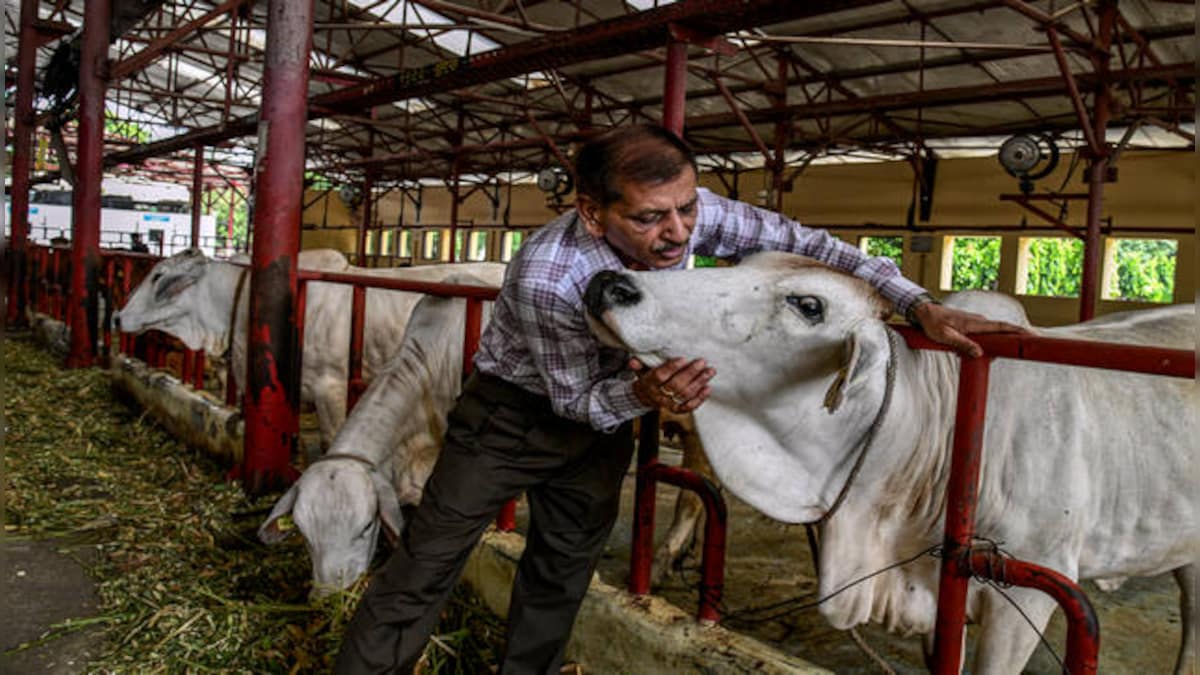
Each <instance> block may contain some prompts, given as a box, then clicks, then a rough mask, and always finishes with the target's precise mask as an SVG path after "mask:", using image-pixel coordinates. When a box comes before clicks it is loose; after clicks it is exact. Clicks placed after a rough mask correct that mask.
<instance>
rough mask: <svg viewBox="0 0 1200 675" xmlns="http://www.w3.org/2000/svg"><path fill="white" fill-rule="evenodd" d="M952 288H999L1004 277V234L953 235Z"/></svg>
mask: <svg viewBox="0 0 1200 675" xmlns="http://www.w3.org/2000/svg"><path fill="white" fill-rule="evenodd" d="M951 242H952V244H951V245H952V246H953V247H954V253H953V255H954V261H953V263H952V266H951V280H950V290H952V291H962V290H966V289H969V288H982V289H985V290H989V291H994V290H996V284H997V283H998V282H999V280H1000V237H953V238H952V239H951Z"/></svg>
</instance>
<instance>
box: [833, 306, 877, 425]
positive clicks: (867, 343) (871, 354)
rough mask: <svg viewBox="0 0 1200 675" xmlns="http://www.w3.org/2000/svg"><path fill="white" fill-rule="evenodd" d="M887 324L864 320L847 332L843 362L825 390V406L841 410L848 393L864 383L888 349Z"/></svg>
mask: <svg viewBox="0 0 1200 675" xmlns="http://www.w3.org/2000/svg"><path fill="white" fill-rule="evenodd" d="M886 331H887V328H886V327H885V326H884V325H883V323H882V322H878V321H867V322H863V324H862V325H861V327H860V328H858V329H857V330H855V331H853V332H851V333H849V334H847V335H846V341H845V343H844V346H843V350H842V364H841V366H840V367H839V368H838V371H837V373H836V374H834V377H833V382H831V383H830V385H829V389H828V390H826V392H825V409H826V410H828V411H829V413H830V414H833V413H835V412H837V410H838V408H840V407H841V405H842V402H843V401H845V399H846V397H847V396H850V395H851V394H853V393H854V390H855V389H858V388H859V387H860V386H862V385H863V384H864V383H865V382H866V381H867V379H868V376H869V375H870V373H871V370H872V368H873V366H874V365H875V364H876V363H877V362H878V361H879V358H880V356H881V355H884V356H886V354H887V350H888V340H887V332H886Z"/></svg>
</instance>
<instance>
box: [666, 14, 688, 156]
mask: <svg viewBox="0 0 1200 675" xmlns="http://www.w3.org/2000/svg"><path fill="white" fill-rule="evenodd" d="M686 102H687V43H686V42H683V41H681V40H676V39H675V38H671V40H670V41H669V42H667V65H666V73H665V75H664V76H663V121H662V125H663V127H664V128H666V129H668V130H670V131H673V132H675V135H676V136H678V137H680V138H683V119H684V113H685V111H686V107H687V106H686Z"/></svg>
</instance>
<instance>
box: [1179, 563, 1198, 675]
mask: <svg viewBox="0 0 1200 675" xmlns="http://www.w3.org/2000/svg"><path fill="white" fill-rule="evenodd" d="M1197 574H1200V565H1197V564H1196V563H1192V564H1190V565H1184V566H1183V567H1178V568H1176V569H1175V582H1176V583H1178V584H1179V623H1180V624H1182V626H1183V636H1182V639H1181V640H1180V645H1179V658H1178V659H1177V660H1176V661H1175V675H1196V672H1197V669H1196V633H1197V624H1196V602H1197V596H1196V584H1197V579H1196V577H1197Z"/></svg>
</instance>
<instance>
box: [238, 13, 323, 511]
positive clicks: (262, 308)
mask: <svg viewBox="0 0 1200 675" xmlns="http://www.w3.org/2000/svg"><path fill="white" fill-rule="evenodd" d="M312 28H313V0H303V1H301V2H295V1H294V0H293V1H289V0H270V3H269V4H268V7H267V49H266V68H265V71H264V81H263V100H262V108H261V112H260V115H259V120H260V121H259V126H258V138H259V146H258V150H259V153H260V154H259V158H258V165H257V166H256V169H255V177H254V183H255V184H254V194H255V196H256V206H255V209H254V250H253V252H252V254H251V275H250V325H249V329H250V340H249V348H250V353H249V361H248V365H247V373H246V376H247V387H246V398H245V403H244V414H245V420H246V433H245V446H244V449H245V452H244V454H243V458H242V464H241V465H240V466H239V467H237V468H236V469H235V470H234V475H235V476H236V477H238V478H241V479H242V482H243V485H244V486H245V489H246V490H247V491H248V492H250V493H251V494H256V493H260V492H262V491H264V490H265V489H267V488H270V487H277V486H280V485H283V484H285V483H287V482H288V481H289V480H291V479H293V478H294V476H295V472H294V470H292V468H291V457H292V451H293V450H294V449H295V447H296V436H297V432H298V414H297V410H298V408H299V403H300V401H299V391H298V390H299V387H298V386H297V385H298V384H299V382H298V380H299V373H298V372H295V369H294V368H293V367H292V365H293V364H294V363H296V362H297V359H296V358H295V354H296V351H297V349H298V346H297V345H296V344H295V334H296V319H295V315H294V314H293V310H294V305H295V299H296V292H297V288H296V284H297V281H296V255H297V254H298V253H299V250H300V215H301V208H302V204H303V199H304V187H303V186H304V128H305V126H306V124H307V119H308V116H307V100H306V98H307V95H308V61H309V52H310V51H311V49H312Z"/></svg>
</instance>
